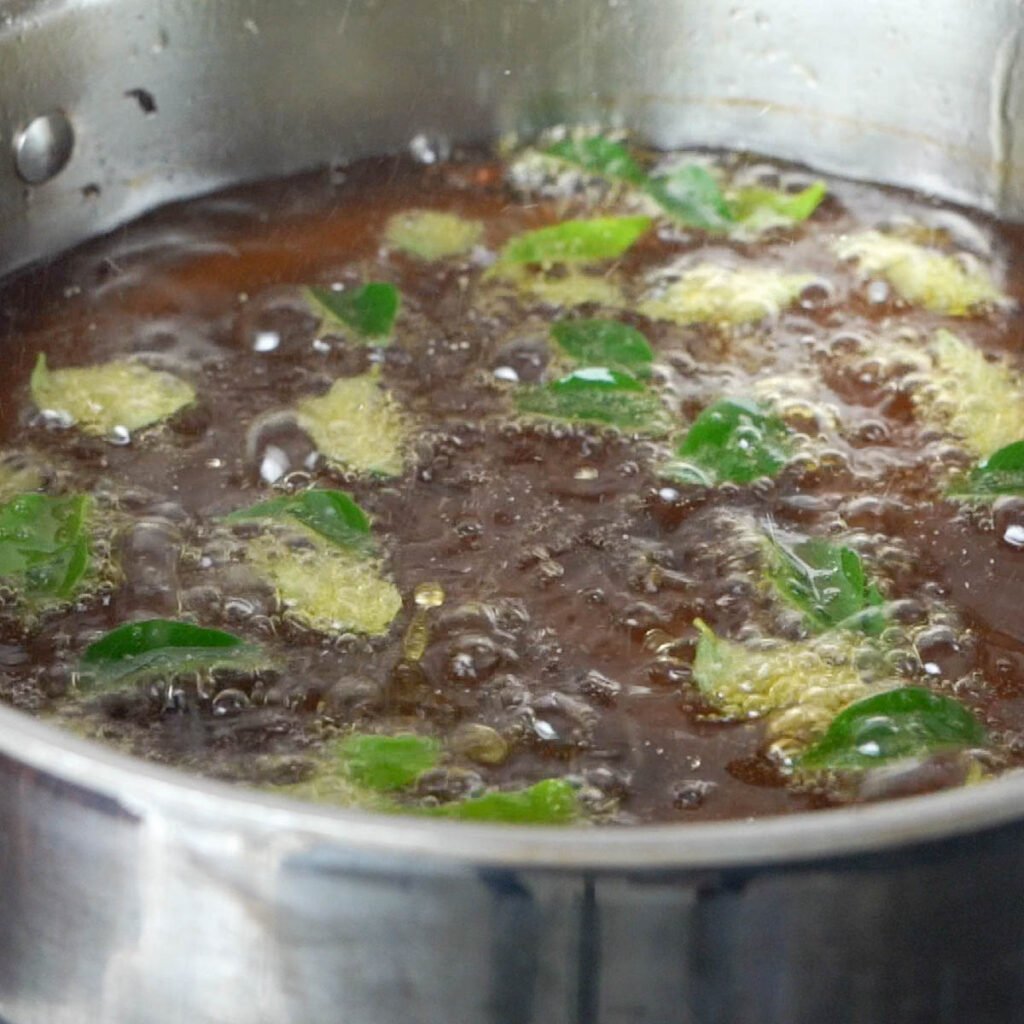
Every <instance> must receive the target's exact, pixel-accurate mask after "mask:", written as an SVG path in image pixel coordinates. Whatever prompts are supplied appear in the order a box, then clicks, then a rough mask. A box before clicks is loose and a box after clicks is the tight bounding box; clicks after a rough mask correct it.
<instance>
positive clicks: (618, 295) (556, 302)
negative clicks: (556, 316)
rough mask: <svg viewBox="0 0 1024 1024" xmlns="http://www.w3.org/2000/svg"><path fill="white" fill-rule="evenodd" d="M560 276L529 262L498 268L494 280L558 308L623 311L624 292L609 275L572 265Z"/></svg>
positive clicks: (495, 270)
mask: <svg viewBox="0 0 1024 1024" xmlns="http://www.w3.org/2000/svg"><path fill="white" fill-rule="evenodd" d="M559 269H560V270H564V273H561V274H559V275H557V276H553V275H551V274H548V273H545V271H544V270H543V269H541V268H538V267H531V266H529V265H527V264H525V263H509V264H507V265H503V266H499V267H495V269H494V272H493V275H492V280H500V281H501V282H507V283H508V284H510V285H513V286H515V287H516V289H517V290H518V291H519V292H520V293H521V294H522V295H523V296H525V297H527V298H533V299H536V300H537V301H539V302H543V303H544V304H545V305H548V306H555V307H557V308H558V309H575V308H577V307H578V306H603V307H605V308H606V309H620V308H622V307H623V306H624V305H625V301H626V300H625V298H624V296H623V294H622V289H621V288H620V287H619V285H618V284H617V283H616V282H615V280H614V279H613V278H611V277H609V276H607V275H605V274H590V273H586V272H584V271H581V270H579V269H578V268H577V267H574V266H572V265H569V266H566V267H564V268H559Z"/></svg>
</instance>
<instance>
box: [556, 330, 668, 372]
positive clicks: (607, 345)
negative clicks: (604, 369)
mask: <svg viewBox="0 0 1024 1024" xmlns="http://www.w3.org/2000/svg"><path fill="white" fill-rule="evenodd" d="M551 336H552V337H553V338H554V339H555V341H556V342H557V343H558V346H559V348H561V349H562V351H563V352H565V353H566V355H568V356H569V357H570V358H571V359H573V360H574V361H575V362H577V363H579V364H581V365H584V366H609V367H614V368H616V369H621V370H627V371H631V372H633V373H642V372H644V371H645V370H646V369H647V368H648V367H649V366H650V364H651V361H652V360H653V358H654V353H653V352H652V351H651V346H650V344H649V343H648V341H647V339H646V338H645V337H644V336H643V335H642V334H641V333H640V332H639V331H638V330H636V329H635V328H633V327H630V326H629V325H628V324H624V323H620V322H619V321H618V320H560V321H558V322H557V323H555V324H552V326H551Z"/></svg>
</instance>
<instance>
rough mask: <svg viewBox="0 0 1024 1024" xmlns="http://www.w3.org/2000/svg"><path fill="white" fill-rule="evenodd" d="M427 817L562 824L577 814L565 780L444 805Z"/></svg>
mask: <svg viewBox="0 0 1024 1024" xmlns="http://www.w3.org/2000/svg"><path fill="white" fill-rule="evenodd" d="M429 813H430V814H433V815H436V816H437V817H442V818H456V819H458V820H460V821H492V822H501V823H503V824H507V825H565V824H568V823H569V822H571V821H572V820H573V819H574V818H575V817H576V816H577V813H578V804H577V801H576V792H575V790H574V789H573V788H572V786H571V785H570V784H569V783H568V782H566V781H565V780H564V779H545V780H544V781H543V782H538V783H536V784H535V785H533V786H530V787H529V788H528V789H520V790H514V791H511V792H494V793H485V794H484V795H483V796H478V797H473V798H471V799H469V800H462V801H459V802H458V803H451V804H443V805H442V806H440V807H435V808H432V809H431V810H430V811H429Z"/></svg>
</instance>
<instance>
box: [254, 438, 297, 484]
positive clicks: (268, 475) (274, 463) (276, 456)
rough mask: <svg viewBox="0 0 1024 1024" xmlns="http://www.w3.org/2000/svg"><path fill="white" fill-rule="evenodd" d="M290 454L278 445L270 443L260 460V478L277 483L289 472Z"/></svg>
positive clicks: (269, 482) (270, 482)
mask: <svg viewBox="0 0 1024 1024" xmlns="http://www.w3.org/2000/svg"><path fill="white" fill-rule="evenodd" d="M289 465H290V463H289V461H288V455H287V453H286V452H284V451H282V450H281V449H280V448H278V447H277V446H276V445H268V446H267V447H266V448H265V449H264V451H263V459H262V461H261V462H260V479H261V480H264V481H265V482H266V483H268V484H273V483H277V481H278V480H280V479H281V477H283V476H284V475H285V473H287V472H288V467H289Z"/></svg>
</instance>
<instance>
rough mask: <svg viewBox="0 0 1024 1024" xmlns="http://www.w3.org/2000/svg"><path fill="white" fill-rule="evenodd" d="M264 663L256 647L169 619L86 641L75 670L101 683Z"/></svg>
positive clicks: (229, 635) (230, 635)
mask: <svg viewBox="0 0 1024 1024" xmlns="http://www.w3.org/2000/svg"><path fill="white" fill-rule="evenodd" d="M265 664H267V659H266V658H265V657H264V655H263V653H262V651H261V649H260V648H259V647H258V646H256V645H255V644H250V643H248V642H247V641H245V640H243V639H242V638H241V637H237V636H235V635H234V634H233V633H225V632H224V631H222V630H219V629H208V628H205V627H203V626H195V625H193V624H192V623H189V622H175V621H173V620H171V619H147V620H146V621H143V622H132V623H129V624H128V625H125V626H119V627H118V628H117V629H114V630H112V631H111V632H109V633H107V634H106V635H105V636H103V637H101V638H100V639H99V640H97V641H96V642H95V643H93V644H90V645H89V646H88V647H87V648H86V649H85V653H84V654H83V655H82V661H81V666H80V668H81V672H82V674H83V676H88V677H89V678H91V679H94V680H96V681H97V682H99V683H100V684H104V685H106V684H111V683H121V682H126V681H131V680H137V679H143V678H148V677H152V676H168V677H174V676H177V675H180V674H181V673H183V672H196V671H204V670H209V669H212V668H219V667H221V666H227V665H234V666H239V667H245V668H258V667H260V666H261V665H265Z"/></svg>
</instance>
